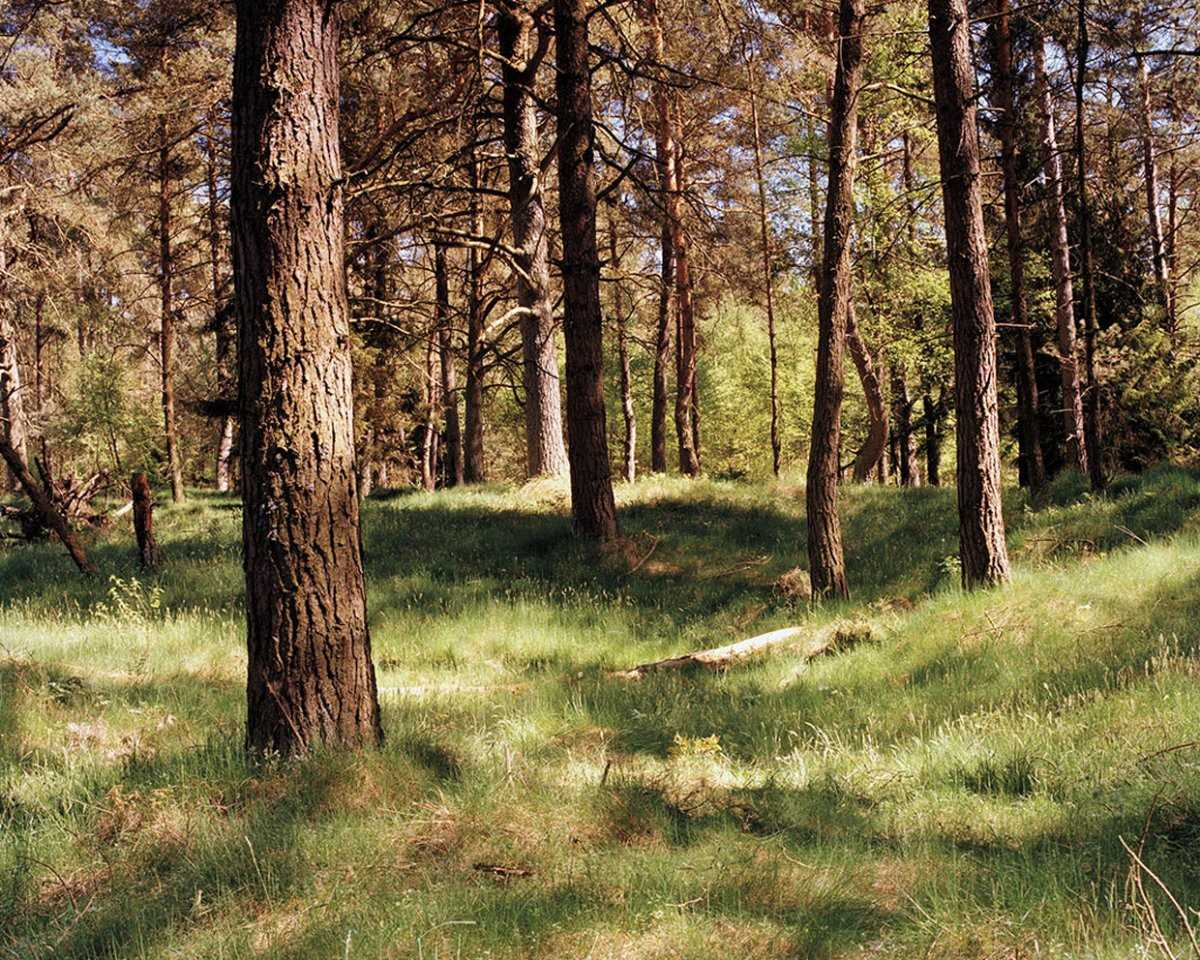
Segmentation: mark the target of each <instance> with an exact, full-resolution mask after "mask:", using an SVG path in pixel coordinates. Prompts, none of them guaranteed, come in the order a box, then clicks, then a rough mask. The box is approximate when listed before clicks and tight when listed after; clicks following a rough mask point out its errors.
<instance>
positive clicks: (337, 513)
mask: <svg viewBox="0 0 1200 960" xmlns="http://www.w3.org/2000/svg"><path fill="white" fill-rule="evenodd" d="M337 53H338V22H337V16H336V11H335V9H334V8H333V7H332V6H331V5H330V4H328V3H326V2H324V0H237V46H236V53H235V58H234V84H233V141H234V142H233V175H232V183H233V239H234V243H233V252H234V278H235V287H236V292H237V307H238V318H239V329H240V332H239V338H240V350H239V358H240V374H241V428H242V443H241V447H242V498H243V504H244V506H243V524H242V539H243V545H244V551H245V561H244V563H245V569H246V613H247V621H248V627H249V630H248V637H247V641H248V647H249V669H248V683H247V713H248V718H247V729H246V744H247V747H248V748H249V749H250V750H251V751H253V752H275V753H279V754H282V755H285V756H287V755H295V754H302V753H306V752H308V751H310V750H312V749H315V748H317V747H321V746H326V747H338V748H354V747H360V746H364V745H370V744H376V743H379V742H380V740H381V739H382V728H381V725H380V719H379V701H378V695H377V692H376V685H375V669H374V666H373V665H372V663H371V642H370V637H369V634H368V630H367V617H366V597H365V589H364V583H363V567H362V538H361V532H360V528H359V497H358V483H357V469H356V465H355V458H354V422H353V420H354V412H353V411H354V405H353V391H352V388H351V354H350V322H349V308H348V305H347V300H346V274H345V251H344V227H343V197H342V189H343V188H342V182H343V181H342V170H341V163H340V159H339V150H338V85H339V83H338V64H337Z"/></svg>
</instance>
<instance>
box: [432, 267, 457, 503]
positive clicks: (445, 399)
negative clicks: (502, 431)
mask: <svg viewBox="0 0 1200 960" xmlns="http://www.w3.org/2000/svg"><path fill="white" fill-rule="evenodd" d="M433 256H434V272H435V273H436V274H437V319H436V321H435V323H436V325H437V338H438V361H439V366H440V372H441V391H440V393H441V398H442V404H441V406H442V418H443V423H444V426H443V428H442V437H443V443H442V446H443V456H444V457H445V461H446V486H448V487H455V486H459V485H461V484H462V482H463V458H462V433H461V432H460V430H459V425H458V394H457V393H456V389H457V384H456V382H455V379H456V378H455V375H454V344H453V342H452V331H451V329H450V275H449V273H448V272H447V270H446V248H445V247H444V246H442V245H441V244H437V245H436V246H435V247H434V255H433Z"/></svg>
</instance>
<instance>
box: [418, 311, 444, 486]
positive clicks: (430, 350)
mask: <svg viewBox="0 0 1200 960" xmlns="http://www.w3.org/2000/svg"><path fill="white" fill-rule="evenodd" d="M437 329H438V317H437V313H436V311H435V314H434V318H433V323H432V324H431V325H430V328H429V337H428V339H427V340H426V342H425V397H424V400H425V405H424V406H425V423H424V424H423V425H422V430H421V486H422V487H424V488H425V489H426V490H430V491H432V490H434V489H435V488H436V487H437V478H438V414H439V413H440V407H441V397H440V392H441V391H440V386H441V379H440V377H439V376H438V351H437Z"/></svg>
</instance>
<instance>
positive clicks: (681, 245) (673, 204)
mask: <svg viewBox="0 0 1200 960" xmlns="http://www.w3.org/2000/svg"><path fill="white" fill-rule="evenodd" d="M683 193H684V173H683V145H682V143H681V141H680V138H679V136H678V131H676V136H675V195H674V196H673V197H672V198H670V200H669V201H668V204H669V206H668V209H669V210H670V222H671V229H672V231H673V237H672V240H671V246H672V247H673V249H674V251H675V319H676V325H675V438H676V440H677V441H678V443H679V472H680V473H682V474H683V475H684V476H685V477H696V476H699V475H700V442H699V440H698V434H699V426H698V419H699V414H698V411H697V408H696V305H695V299H694V296H693V294H694V290H693V287H692V268H691V260H690V254H689V250H688V235H687V230H686V229H685V227H684V223H683Z"/></svg>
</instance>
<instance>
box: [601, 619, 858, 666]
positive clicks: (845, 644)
mask: <svg viewBox="0 0 1200 960" xmlns="http://www.w3.org/2000/svg"><path fill="white" fill-rule="evenodd" d="M806 630H807V628H806V627H784V628H783V629H781V630H772V631H771V632H770V633H762V634H759V635H758V636H757V637H751V638H750V639H749V640H739V641H738V642H737V643H730V644H727V645H726V646H723V647H712V648H710V649H708V650H697V651H695V652H694V653H684V654H680V655H679V656H677V657H667V658H666V659H665V660H654V661H652V662H650V663H643V664H640V665H639V666H636V667H631V668H630V669H628V670H614V671H613V672H612V673H610V674H609V676H610V677H615V678H616V679H619V680H640V679H641V678H642V677H644V676H646V674H648V673H655V672H657V671H659V670H685V669H687V668H689V667H704V668H705V669H707V670H726V669H728V668H729V667H732V666H736V665H737V664H739V663H741V662H743V661H745V660H750V659H752V658H754V657H758V656H761V655H762V654H764V653H767V652H769V651H771V650H773V649H775V648H777V647H782V646H787V645H788V644H791V643H793V642H794V641H795V640H796V638H797V637H799V636H801V635H802V634H803V633H805V631H806ZM870 638H871V627H870V625H869V624H865V623H834V624H831V625H830V626H828V627H825V628H824V629H823V630H821V631H820V632H819V633H818V634H817V635H816V636H815V637H813V639H812V640H811V641H810V642H809V644H808V646H807V647H805V648H804V649H803V650H802V651H801V657H802V658H803V659H804V660H812V659H813V658H815V657H819V656H821V655H822V654H824V653H833V652H835V651H838V650H847V649H849V648H850V647H852V646H854V645H856V644H857V643H859V642H861V641H863V640H868V639H870Z"/></svg>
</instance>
